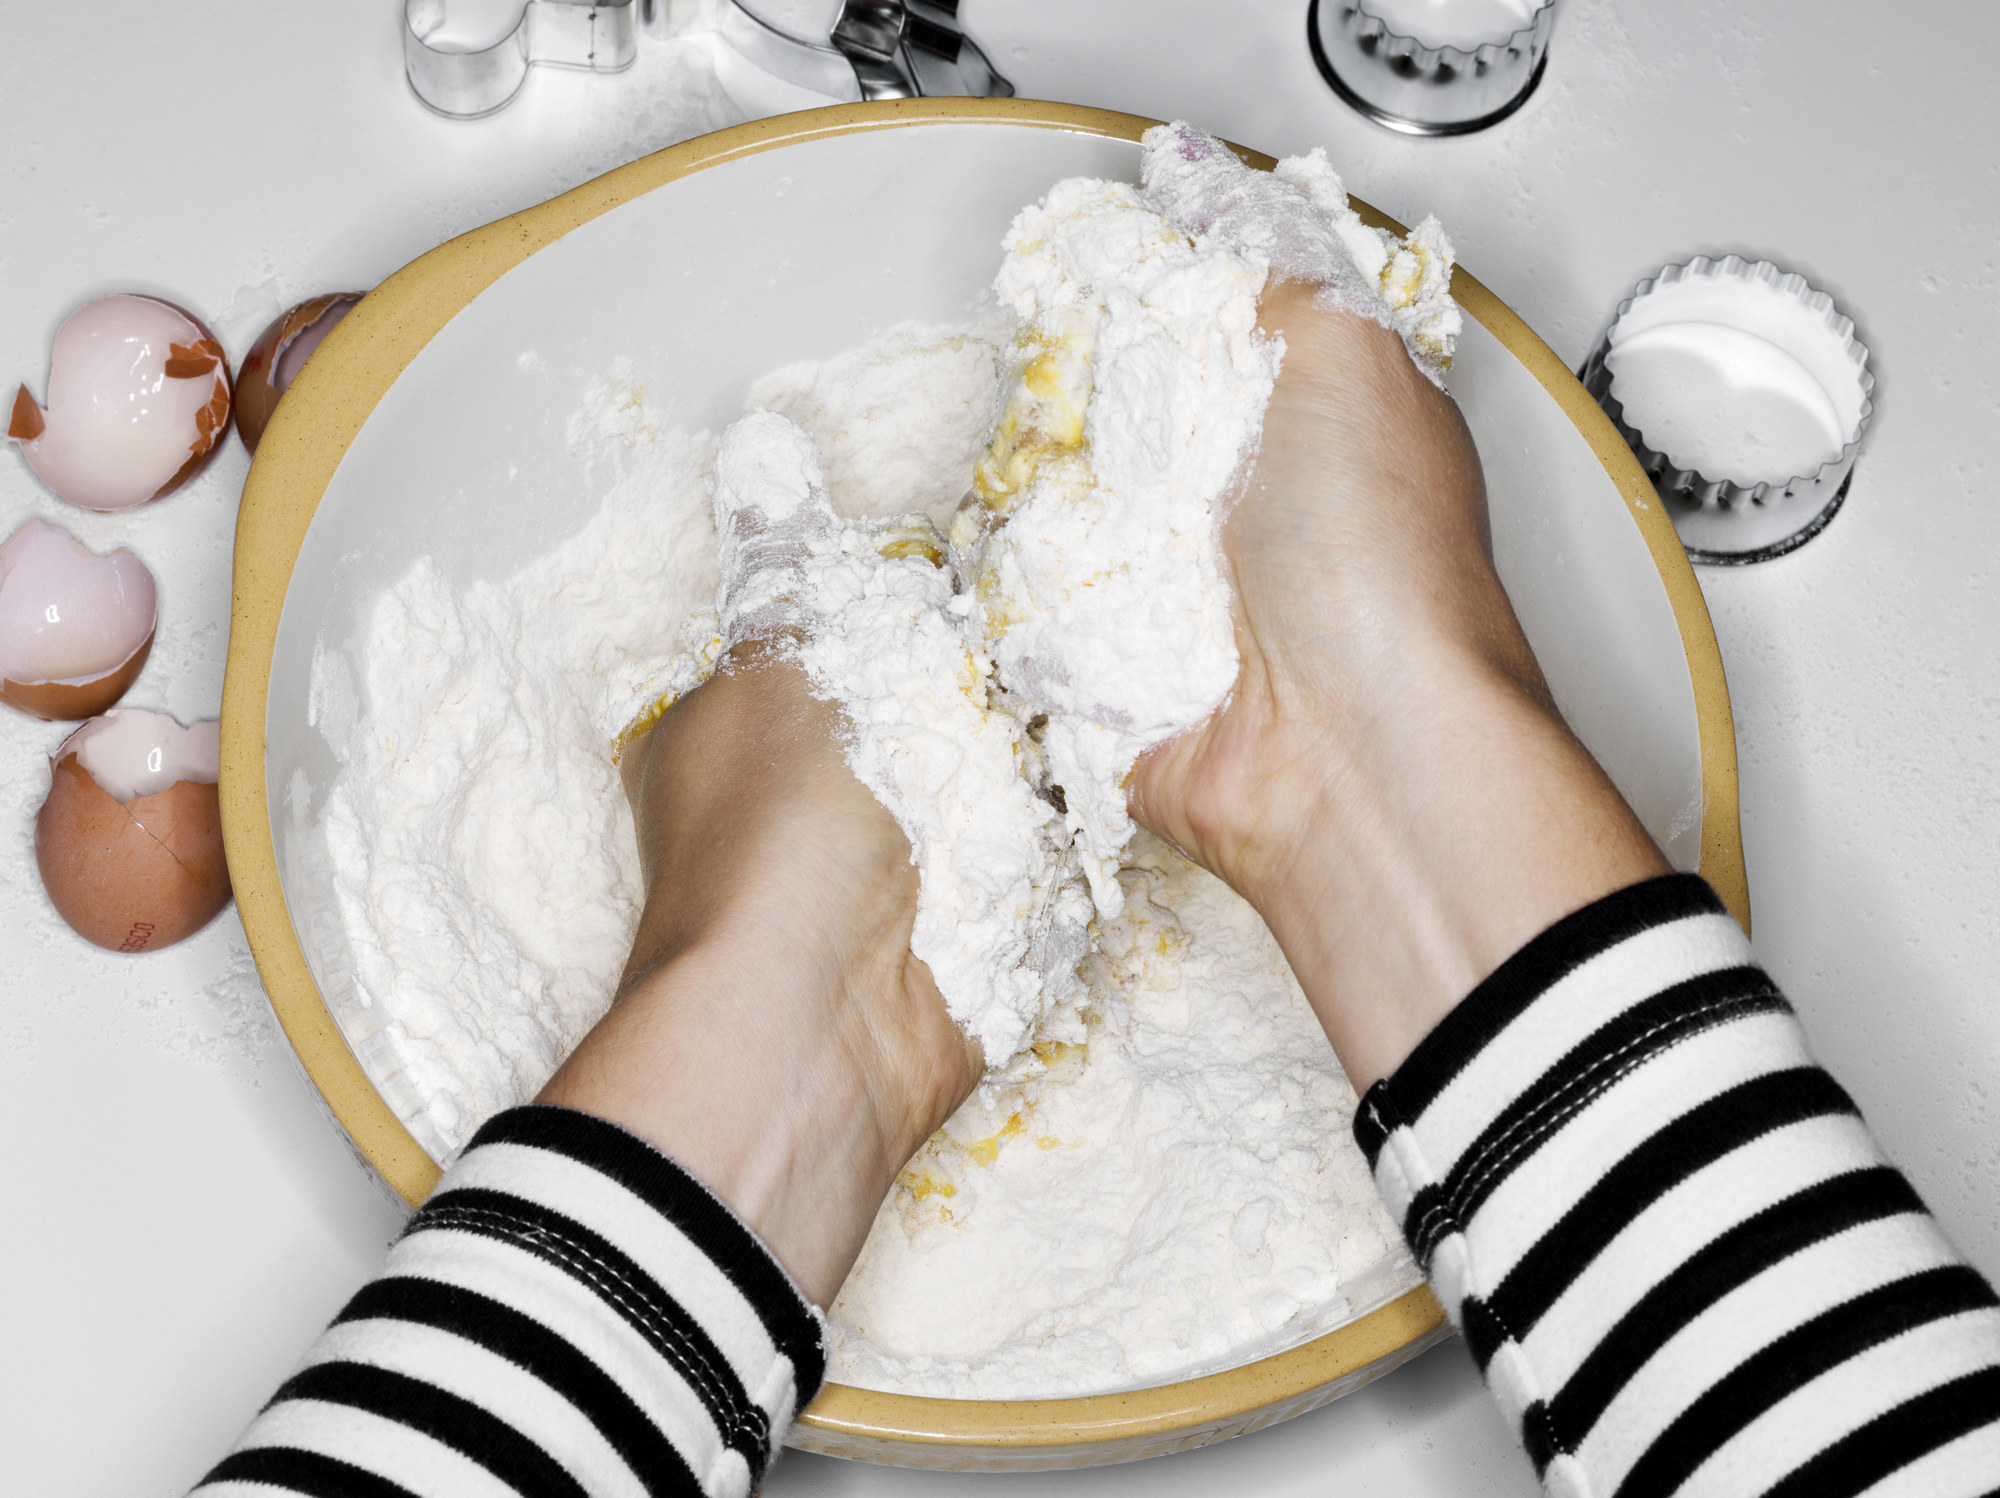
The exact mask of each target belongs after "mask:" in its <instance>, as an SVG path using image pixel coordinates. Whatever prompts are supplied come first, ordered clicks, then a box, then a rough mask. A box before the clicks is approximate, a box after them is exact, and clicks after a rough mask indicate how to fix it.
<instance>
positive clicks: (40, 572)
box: [0, 520, 159, 719]
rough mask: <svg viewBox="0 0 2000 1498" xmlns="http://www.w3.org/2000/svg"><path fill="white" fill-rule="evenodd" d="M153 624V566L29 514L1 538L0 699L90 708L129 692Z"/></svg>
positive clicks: (80, 713)
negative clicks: (102, 549)
mask: <svg viewBox="0 0 2000 1498" xmlns="http://www.w3.org/2000/svg"><path fill="white" fill-rule="evenodd" d="M158 624H159V601H158V593H157V591H156V589H155V588H154V586H153V574H152V573H151V572H149V571H147V570H146V564H145V563H144V562H142V561H140V560H139V559H138V558H137V557H135V556H133V555H132V553H131V552H129V551H126V550H124V549H123V548H120V549H119V550H117V551H114V552H111V553H109V554H108V555H105V556H99V555H98V554H97V553H96V552H94V551H92V550H91V549H90V548H89V547H87V546H85V545H84V544H83V543H82V542H81V541H79V540H77V539H76V537H74V536H72V535H70V533H69V532H68V531H65V530H63V529H62V528H61V527H60V526H54V525H50V524H49V523H48V522H47V521H43V520H30V521H29V522H28V523H27V524H26V525H24V526H22V527H21V528H20V529H19V530H18V531H16V532H14V534H13V535H12V536H10V537H9V538H8V539H7V543H6V544H5V545H4V546H0V702H5V703H6V704H7V705H8V706H9V707H14V708H18V709H20V710H21V711H22V712H24V713H27V714H28V715H29V716H30V717H35V718H43V719H54V718H70V719H75V718H89V717H93V716H95V715H96V714H98V713H101V712H103V711H104V710H105V709H106V708H108V707H110V706H111V704H112V703H114V702H116V701H117V700H118V699H119V698H120V697H123V696H124V695H125V691H126V689H127V688H128V687H130V686H131V685H132V683H133V682H134V681H136V680H137V679H138V676H139V672H140V670H141V669H143V668H144V666H145V664H146V657H147V656H148V655H150V654H151V653H152V649H153V632H154V629H155V628H156V627H157V625H158Z"/></svg>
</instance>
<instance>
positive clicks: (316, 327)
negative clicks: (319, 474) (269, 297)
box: [236, 291, 363, 453]
mask: <svg viewBox="0 0 2000 1498" xmlns="http://www.w3.org/2000/svg"><path fill="white" fill-rule="evenodd" d="M362 295H363V293H361V292H358V291H335V292H330V293H328V294H327V295H326V296H316V297H314V298H313V299H312V300H311V301H309V302H300V303H299V304H298V306H296V307H294V308H292V309H291V311H289V312H287V313H285V314H284V315H282V316H281V317H279V318H278V319H277V320H276V321H275V322H273V323H272V324H271V326H270V327H268V328H266V329H265V330H264V331H263V332H262V333H260V334H259V335H258V337H257V341H256V342H255V343H253V344H251V345H250V352H249V353H247V354H245V355H244V356H243V367H242V368H241V369H239V370H237V372H236V435H237V436H239V437H241V438H242V439H243V445H244V447H246V448H248V449H249V450H250V451H251V452H252V453H254V452H256V451H257V444H258V443H259V442H261V441H263V440H264V428H265V427H266V426H267V425H268V424H269V423H270V420H271V413H272V412H273V411H275V410H277V409H278V397H279V396H281V395H283V394H284V393H285V392H286V391H287V390H289V389H290V388H291V385H292V381H293V380H295V379H296V378H298V373H299V371H300V370H301V369H303V368H305V363H306V360H308V359H310V358H311V357H312V354H313V350H314V349H316V348H318V347H319V346H320V344H321V343H322V342H323V341H324V340H325V338H326V335H327V334H329V333H331V332H332V331H333V330H334V329H335V328H336V327H338V326H339V325H340V320H341V319H342V318H343V317H345V316H347V314H348V313H349V312H350V311H352V310H353V308H354V305H355V304H356V303H357V302H359V301H360V300H361V298H362Z"/></svg>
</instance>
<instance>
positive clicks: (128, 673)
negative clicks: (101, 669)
mask: <svg viewBox="0 0 2000 1498" xmlns="http://www.w3.org/2000/svg"><path fill="white" fill-rule="evenodd" d="M154 633H157V631H153V632H149V633H148V634H147V636H146V641H145V643H144V644H143V645H141V646H140V647H139V648H138V649H137V650H135V651H133V652H132V653H131V654H130V655H129V656H127V657H126V658H125V664H123V665H122V666H119V667H118V668H117V669H116V670H113V671H107V672H105V673H104V674H103V675H102V676H94V677H92V678H91V679H90V680H89V681H9V680H8V679H7V678H6V677H4V676H0V702H4V703H6V704H7V705H8V706H9V707H15V708H19V709H20V710H21V711H22V712H24V713H26V714H28V716H29V717H32V718H41V719H44V720H46V721H49V722H61V721H65V720H81V719H84V718H94V717H96V716H97V715H98V714H99V713H101V712H103V711H104V710H105V709H106V708H107V707H110V706H111V705H112V704H113V703H115V702H116V701H117V700H118V699H119V698H120V697H123V696H124V695H125V693H126V691H127V689H128V688H130V687H131V685H132V683H133V682H135V681H137V680H138V679H139V673H140V672H141V671H143V670H145V669H146V657H147V656H149V655H151V654H152V653H153V634H154Z"/></svg>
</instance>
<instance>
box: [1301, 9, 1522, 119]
mask: <svg viewBox="0 0 2000 1498" xmlns="http://www.w3.org/2000/svg"><path fill="white" fill-rule="evenodd" d="M1533 4H1534V9H1533V13H1532V14H1533V19H1532V20H1530V21H1529V22H1528V24H1527V25H1525V26H1523V27H1520V28H1519V29H1518V30H1516V31H1515V32H1514V33H1513V34H1512V35H1511V36H1508V37H1506V38H1504V39H1501V40H1496V41H1492V42H1485V43H1482V44H1480V45H1478V46H1475V47H1453V46H1438V47H1433V46H1428V45H1426V44H1425V43H1424V42H1422V41H1420V40H1418V39H1417V38H1416V37H1413V36H1404V35H1402V34H1400V33H1399V32H1397V31H1395V30H1394V29H1392V28H1391V27H1390V26H1389V24H1388V23H1387V22H1385V21H1384V20H1382V19H1381V18H1380V17H1379V16H1376V15H1374V14H1372V13H1371V12H1370V11H1369V9H1368V0H1312V4H1311V5H1310V6H1309V7H1308V9H1307V12H1306V41H1307V43H1308V45H1309V46H1310V47H1311V48H1312V57H1313V63H1314V65H1315V66H1317V67H1318V68H1319V71H1320V76H1321V77H1322V78H1324V79H1325V80H1326V81H1327V84H1328V86H1329V87H1331V88H1332V89H1333V91H1334V92H1335V93H1336V94H1338V95H1340V97H1341V98H1342V99H1343V100H1345V101H1346V102H1347V103H1348V104H1349V105H1350V106H1351V107H1353V108H1354V109H1356V110H1357V111H1359V112H1360V113H1361V114H1363V115H1366V116H1367V117H1368V118H1369V119H1371V120H1373V121H1375V123H1376V124H1378V125H1383V126H1386V127H1387V128H1389V129H1391V130H1395V131H1398V132H1399V133H1401V134H1404V135H1469V134H1471V133H1473V132H1474V131H1478V130H1484V129H1486V128H1487V127H1488V126H1490V125H1497V124H1499V123H1500V121H1502V120H1504V119H1506V118H1507V117H1508V116H1509V115H1511V114H1512V113H1513V112H1514V111H1515V110H1517V109H1519V108H1520V107H1521V106H1522V105H1523V104H1525V103H1527V102H1528V99H1529V96H1530V95H1532V94H1533V93H1534V91H1535V89H1536V87H1537V86H1538V85H1539V84H1540V83H1541V81H1542V74H1543V72H1544V71H1545V70H1546V69H1547V67H1548V61H1549V38H1550V36H1551V35H1552V34H1553V33H1554V31H1555V22H1556V0H1533Z"/></svg>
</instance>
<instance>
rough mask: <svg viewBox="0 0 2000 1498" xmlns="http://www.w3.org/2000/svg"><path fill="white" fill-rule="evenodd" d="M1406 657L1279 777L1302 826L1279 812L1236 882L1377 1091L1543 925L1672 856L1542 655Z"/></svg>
mask: <svg viewBox="0 0 2000 1498" xmlns="http://www.w3.org/2000/svg"><path fill="white" fill-rule="evenodd" d="M1408 664H1409V666H1410V668H1411V669H1410V670H1409V671H1408V673H1407V675H1406V676H1405V678H1404V684H1403V685H1401V687H1400V689H1399V690H1398V691H1397V692H1396V693H1395V695H1394V699H1393V700H1391V699H1388V698H1379V699H1374V700H1361V701H1356V702H1353V703H1351V704H1350V709H1351V710H1352V712H1353V713H1354V716H1350V717H1349V718H1348V720H1347V727H1346V730H1345V731H1343V732H1329V733H1326V734H1324V735H1323V736H1322V738H1321V740H1320V748H1319V749H1318V750H1317V751H1316V752H1315V753H1312V754H1303V753H1302V754H1301V755H1300V756H1299V757H1298V759H1297V760H1296V763H1297V765H1298V769H1299V774H1298V775H1297V776H1296V777H1293V778H1290V779H1288V780H1287V781H1285V782H1283V783H1281V784H1278V785H1275V786H1274V787H1273V795H1274V799H1283V798H1287V797H1288V798H1290V805H1291V815H1290V817H1289V823H1288V825H1287V824H1286V823H1283V822H1281V821H1280V820H1279V819H1278V818H1277V817H1276V816H1275V815H1273V812H1272V809H1267V811H1266V813H1265V815H1264V818H1263V822H1264V825H1265V826H1267V827H1269V828H1271V829H1272V831H1271V832H1270V833H1268V834H1267V835H1266V836H1264V838H1263V839H1262V840H1261V841H1259V840H1257V839H1255V838H1252V839H1248V840H1246V842H1245V847H1246V850H1250V851H1252V852H1254V854H1255V856H1254V857H1252V858H1250V859H1248V860H1247V861H1246V864H1245V869H1246V871H1245V872H1244V873H1243V874H1242V875H1241V876H1240V877H1241V879H1242V881H1243V882H1241V883H1239V884H1238V885H1237V887H1238V888H1239V889H1240V890H1241V891H1242V892H1243V893H1244V894H1245V896H1246V898H1248V899H1249V900H1250V901H1251V903H1252V904H1253V905H1255V906H1256V907H1257V909H1258V911H1259V912H1260V914H1262V915H1263V916H1264V918H1265V921H1266V922H1267V924H1269V925H1270V927H1271V929H1272V932H1273V934H1274V935H1275V936H1276V937H1277V939H1278V941H1279V944H1280V945H1281V946H1282V947H1283V948H1284V950H1285V953H1286V957H1287V959H1288V960H1289V961H1290V962H1291V964H1292V967H1293V970H1294V971H1295V973H1297V975H1298V977H1299V981H1300V983H1301V985H1302V987H1304V989H1305V991H1306V994H1307V996H1308V998H1309V999H1310V1000H1311V1002H1312V1004H1313V1007H1314V1010H1315V1012H1316V1013H1317V1014H1318V1015H1319V1018H1320V1021H1321V1023H1322V1024H1323V1025H1324V1026H1325V1028H1326V1030H1327V1034H1328V1036H1329V1038H1330V1039H1331V1040H1332V1041H1333V1044H1334V1048H1335V1050H1336V1051H1337V1052H1338V1053H1339V1054H1340V1057H1341V1061H1342V1063H1343V1065H1344V1066H1345V1067H1346V1069H1347V1072H1348V1075H1349V1077H1350V1079H1351V1080H1352V1081H1353V1082H1354V1084H1355V1086H1356V1088H1357V1089H1363V1090H1365V1088H1366V1087H1367V1086H1368V1085H1370V1084H1371V1083H1372V1082H1373V1081H1374V1080H1376V1079H1377V1078H1378V1077H1381V1076H1384V1075H1387V1074H1388V1073H1389V1072H1391V1071H1393V1070H1394V1069H1395V1068H1396V1066H1398V1065H1399V1064H1400V1063H1401V1062H1402V1060H1403V1059H1404V1058H1405V1057H1406V1056H1407V1055H1408V1054H1409V1053H1410V1051H1411V1050H1412V1049H1414V1047H1415V1045H1416V1044H1417V1042H1418V1041H1420V1040H1421V1039H1422V1038H1423V1037H1424V1036H1425V1035H1427V1034H1428V1033H1429V1032H1430V1030H1431V1029H1432V1028H1434V1027H1435V1025H1436V1024H1437V1022H1438V1021H1439V1020H1440V1019H1442V1018H1443V1017H1444V1015H1445V1014H1446V1013H1448V1012H1449V1011H1450V1010H1451V1009H1452V1008H1453V1007H1454V1006H1455V1005H1456V1004H1457V1003H1458V1002H1459V1000H1460V999H1462V998H1463V997H1464V996H1465V995H1466V994H1468V993H1470V992H1471V991H1472V989H1473V988H1474V987H1475V986H1476V985H1477V984H1478V983H1479V982H1480V981H1481V980H1483V979H1484V978H1485V977H1487V976H1488V975H1489V974H1490V973H1492V972H1493V971H1494V970H1495V969H1496V968H1498V967H1499V966H1500V964H1501V963H1503V962H1504V961H1505V960H1506V959H1507V958H1508V957H1510V956H1511V955H1513V953H1514V952H1516V951H1518V950H1519V949H1520V948H1521V947H1522V946H1523V945H1525V944H1526V943H1527V942H1528V941H1530V940H1532V939H1533V938H1534V937H1535V936H1536V935H1538V934H1539V933H1540V932H1541V931H1543V930H1545V929H1547V928H1548V927H1549V926H1550V925H1552V924H1554V923H1555V922H1556V921H1557V920H1560V919H1561V918H1562V917H1563V916H1565V915H1568V914H1570V913H1571V912H1573V911H1575V910H1578V909H1581V908H1582V907H1583V906H1585V905H1588V904H1590V903H1591V902H1592V901H1594V900H1596V899H1598V898H1600V897H1602V896H1603V895H1606V894H1609V893H1611V892H1612V891H1614V890H1616V889H1621V888H1623V887H1625V886H1627V885H1630V884H1634V883H1637V882H1639V881H1641V880H1643V879H1647V878H1651V877H1653V876H1654V875H1656V874H1661V873H1665V872H1667V864H1666V861H1665V859H1664V858H1663V857H1662V856H1661V854H1660V852H1659V850H1658V848H1657V847H1656V846H1655V844H1654V843H1653V841H1652V839H1651V837H1650V836H1649V835H1648V834H1647V833H1646V831H1645V829H1644V828H1643V827H1642V826H1641V825H1640V824H1639V822H1638V820H1637V818H1636V817H1635V816H1634V815H1633V813H1632V812H1631V810H1630V808H1629V807H1627V806H1626V804H1625V802H1624V799H1623V798H1622V797H1621V796H1620V795H1619V793H1618V791H1617V789H1616V787H1614V786H1613V785H1612V784H1611V782H1610V780H1609V778H1608V777H1606V776H1605V774H1604V772H1603V771H1602V769H1600V768H1599V767H1598V765H1597V764H1596V762H1595V761H1594V760H1593V759H1591V757H1590V754H1589V752H1588V751H1587V750H1586V749H1584V747H1583V745H1582V744H1581V743H1580V742H1578V741H1577V739H1576V738H1575V736H1574V735H1572V734H1571V733H1570V732H1569V729H1568V728H1567V726H1566V725H1564V724H1563V722H1562V720H1561V718H1560V717H1559V716H1558V714H1557V713H1556V711H1555V709H1554V707H1553V706H1552V705H1551V704H1550V703H1549V702H1548V700H1547V697H1546V694H1545V692H1544V690H1543V689H1542V687H1541V683H1540V678H1539V675H1538V674H1533V673H1532V666H1531V667H1530V673H1529V674H1528V675H1526V676H1525V678H1524V676H1523V674H1522V673H1521V672H1519V671H1518V670H1517V669H1516V668H1515V666H1514V663H1513V662H1512V661H1511V660H1510V659H1508V658H1504V657H1503V658H1498V659H1496V658H1494V657H1493V656H1491V655H1488V654H1486V653H1483V652H1479V651H1472V650H1459V649H1449V650H1439V651H1434V652H1432V653H1430V654H1428V655H1426V656H1423V657H1422V658H1421V659H1412V660H1411V661H1410V662H1409V663H1408ZM1416 683H1421V684H1422V685H1421V689H1418V688H1417V687H1416V685H1415V684H1416Z"/></svg>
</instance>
